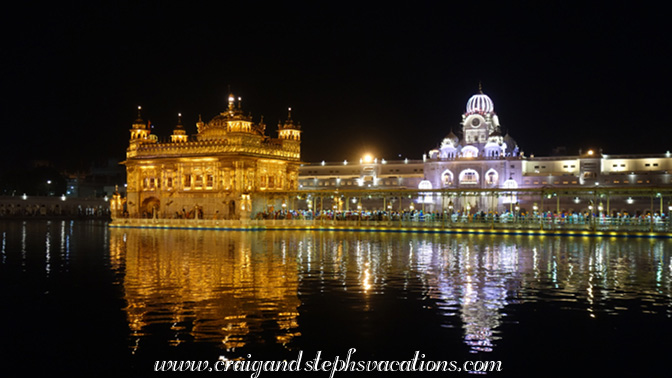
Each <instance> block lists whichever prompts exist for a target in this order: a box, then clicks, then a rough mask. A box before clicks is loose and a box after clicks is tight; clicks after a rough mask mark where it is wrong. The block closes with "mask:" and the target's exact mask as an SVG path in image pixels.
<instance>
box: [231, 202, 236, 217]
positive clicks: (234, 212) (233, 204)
mask: <svg viewBox="0 0 672 378" xmlns="http://www.w3.org/2000/svg"><path fill="white" fill-rule="evenodd" d="M235 216H236V201H235V200H231V201H229V219H236V218H235Z"/></svg>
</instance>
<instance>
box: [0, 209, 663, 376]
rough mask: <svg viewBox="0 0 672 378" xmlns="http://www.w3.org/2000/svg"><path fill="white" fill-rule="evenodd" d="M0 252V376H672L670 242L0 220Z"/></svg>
mask: <svg viewBox="0 0 672 378" xmlns="http://www.w3.org/2000/svg"><path fill="white" fill-rule="evenodd" d="M0 243H1V245H0V306H1V307H0V309H1V311H0V312H1V313H2V315H0V320H1V321H2V324H1V325H0V340H1V345H2V346H1V350H0V352H1V354H0V363H1V366H0V369H2V370H1V372H0V375H2V376H3V377H4V376H28V375H38V376H46V375H48V374H49V375H50V374H62V373H65V374H66V375H68V376H83V375H89V376H119V377H121V376H148V375H153V374H152V369H153V367H154V361H155V360H167V359H180V360H184V359H192V360H193V359H197V360H209V361H211V363H214V361H216V360H217V358H219V356H225V357H226V358H228V359H235V358H243V359H247V360H279V359H287V360H292V359H295V358H296V357H297V355H298V353H299V351H303V356H304V361H306V360H308V359H313V358H314V357H315V355H316V353H317V351H322V355H323V358H325V359H331V360H333V358H334V357H335V356H340V357H341V358H345V356H346V354H347V352H348V350H349V349H350V348H357V352H356V353H355V354H354V356H353V359H354V360H410V359H411V358H412V357H413V355H414V352H415V351H420V352H421V353H422V354H424V355H425V357H424V360H426V361H429V360H432V361H442V360H446V361H457V362H458V363H459V364H462V362H464V361H467V360H472V361H475V360H480V361H491V360H496V361H497V360H498V361H502V370H503V371H502V372H500V373H489V374H487V376H493V377H505V376H506V377H509V376H515V377H548V376H570V375H581V376H669V375H668V374H669V372H670V370H671V369H670V368H669V367H668V366H669V356H670V354H671V352H672V348H671V347H670V344H671V343H670V341H671V339H670V337H671V336H672V259H671V256H670V255H671V248H672V241H669V240H654V239H623V238H612V239H609V238H585V237H584V238H571V237H541V236H531V237H528V236H470V235H464V236H460V235H440V234H403V233H356V232H289V231H275V232H261V231H260V232H224V231H205V230H203V231H198V230H143V229H109V228H108V227H107V225H106V224H105V223H103V222H96V221H87V222H83V221H82V222H77V221H75V222H71V221H52V222H47V221H28V222H22V221H15V222H8V221H0ZM248 355H250V356H251V357H248ZM11 368H17V369H19V370H17V371H18V372H19V373H18V374H16V373H10V374H8V372H9V371H11ZM163 375H165V374H163ZM168 375H171V374H168ZM177 375H179V376H184V375H188V374H186V373H181V374H177ZM193 375H199V376H215V375H217V376H226V375H228V376H248V377H249V376H250V374H249V373H248V374H245V375H240V374H238V375H236V374H234V373H232V372H219V373H211V374H208V373H197V374H193ZM279 375H280V374H278V373H273V372H262V373H261V375H260V376H261V377H273V376H279ZM295 375H296V374H295ZM304 375H306V376H312V377H328V376H329V373H328V372H319V373H317V372H313V373H310V374H308V373H305V374H304ZM388 375H392V376H398V374H392V373H387V374H378V375H377V376H388ZM335 376H340V377H348V376H369V375H367V374H366V373H361V372H355V373H352V372H350V373H348V372H337V373H336V374H335ZM408 376H428V377H439V376H441V377H444V376H457V374H453V373H438V372H427V373H424V374H418V373H417V372H416V373H413V374H408Z"/></svg>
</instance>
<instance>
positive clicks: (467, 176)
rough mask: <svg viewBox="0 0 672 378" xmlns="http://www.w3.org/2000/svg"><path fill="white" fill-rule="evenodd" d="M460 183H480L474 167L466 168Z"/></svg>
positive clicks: (461, 174) (461, 175)
mask: <svg viewBox="0 0 672 378" xmlns="http://www.w3.org/2000/svg"><path fill="white" fill-rule="evenodd" d="M460 184H468V185H473V184H478V173H477V172H476V171H475V170H473V169H465V170H464V171H462V172H461V173H460Z"/></svg>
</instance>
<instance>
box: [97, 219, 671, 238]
mask: <svg viewBox="0 0 672 378" xmlns="http://www.w3.org/2000/svg"><path fill="white" fill-rule="evenodd" d="M109 226H110V227H114V228H147V229H188V230H211V231H252V232H259V231H345V232H348V231H349V232H408V233H444V234H476V235H530V236H533V235H539V236H581V237H583V236H596V237H640V238H672V224H670V222H661V223H646V222H639V223H636V224H622V223H619V222H617V221H615V220H611V219H609V220H606V219H603V220H596V221H594V222H593V221H587V222H583V223H572V224H559V223H554V222H553V221H550V222H549V221H546V220H543V219H526V220H517V221H510V222H509V221H507V222H494V221H490V222H487V221H468V220H465V221H458V222H452V220H446V221H433V222H432V221H428V222H425V221H420V220H413V219H409V220H387V221H361V220H354V221H353V220H342V221H341V220H332V219H273V220H268V219H255V220H216V219H156V218H153V219H152V218H150V219H130V218H126V219H124V218H121V219H114V220H113V221H112V222H111V223H110V224H109Z"/></svg>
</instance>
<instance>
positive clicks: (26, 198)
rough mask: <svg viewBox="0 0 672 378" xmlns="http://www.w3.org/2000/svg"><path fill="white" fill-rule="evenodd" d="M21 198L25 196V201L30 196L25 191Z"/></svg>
mask: <svg viewBox="0 0 672 378" xmlns="http://www.w3.org/2000/svg"><path fill="white" fill-rule="evenodd" d="M21 198H23V200H24V201H25V200H27V199H28V196H27V195H26V193H23V195H22V196H21Z"/></svg>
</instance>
